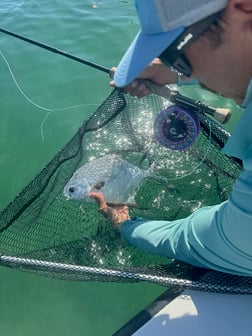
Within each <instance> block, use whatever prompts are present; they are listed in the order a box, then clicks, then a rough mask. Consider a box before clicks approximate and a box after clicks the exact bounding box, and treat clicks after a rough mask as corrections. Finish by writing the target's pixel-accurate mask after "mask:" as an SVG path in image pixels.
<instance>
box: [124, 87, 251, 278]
mask: <svg viewBox="0 0 252 336" xmlns="http://www.w3.org/2000/svg"><path fill="white" fill-rule="evenodd" d="M244 104H246V105H247V108H246V110H245V112H244V114H243V116H242V118H241V120H240V122H239V123H238V125H237V126H236V128H235V130H234V132H233V133H232V135H231V137H230V139H229V141H228V143H227V144H226V146H225V148H224V150H223V152H224V153H226V154H229V155H232V156H234V157H237V158H239V159H241V160H242V161H243V166H244V172H242V174H241V175H240V177H239V178H238V179H237V180H236V182H235V184H234V186H233V190H232V192H231V194H230V195H229V198H228V200H227V201H225V202H223V203H221V204H218V205H215V206H209V207H203V208H200V209H198V210H197V211H195V212H194V213H193V214H191V215H190V216H189V217H187V218H184V219H179V220H175V221H163V220H162V221H161V220H157V221H155V220H151V221H149V220H144V219H139V218H138V219H135V220H130V221H126V222H124V223H122V224H121V225H120V231H121V233H122V235H123V236H124V237H125V238H126V239H127V240H128V241H129V242H130V243H131V244H132V245H134V246H136V247H138V248H140V249H143V250H145V251H147V252H150V253H153V254H158V255H162V256H167V257H169V258H175V259H178V260H181V261H184V262H187V263H189V264H192V265H195V266H200V267H205V268H211V269H215V270H219V271H222V272H228V273H233V274H239V275H249V276H252V132H251V128H252V81H251V83H250V86H249V88H248V92H247V96H246V98H245V101H244Z"/></svg>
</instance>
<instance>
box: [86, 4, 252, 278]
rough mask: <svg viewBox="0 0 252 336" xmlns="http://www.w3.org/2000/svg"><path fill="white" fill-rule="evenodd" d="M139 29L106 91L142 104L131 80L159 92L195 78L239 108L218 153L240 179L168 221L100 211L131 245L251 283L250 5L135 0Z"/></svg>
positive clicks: (141, 87) (106, 209)
mask: <svg viewBox="0 0 252 336" xmlns="http://www.w3.org/2000/svg"><path fill="white" fill-rule="evenodd" d="M136 8H137V12H138V16H139V20H140V24H141V30H140V32H139V33H138V35H137V36H136V38H135V40H134V41H133V43H132V44H131V46H130V47H129V49H128V51H127V52H126V54H125V56H124V57H123V59H122V60H121V62H120V64H119V66H118V68H117V70H116V73H115V76H114V81H112V82H111V85H112V86H113V85H116V86H118V87H124V88H125V92H128V93H130V94H132V95H134V96H138V97H142V96H144V95H146V94H148V93H149V91H148V88H146V87H145V85H144V84H143V83H139V82H138V80H137V78H148V79H149V80H152V81H153V82H155V83H157V84H160V85H164V84H170V83H174V82H176V81H177V76H178V74H179V76H182V80H187V79H188V78H189V79H191V78H195V79H197V80H198V81H199V82H200V83H201V84H202V85H203V86H204V87H206V88H208V89H209V90H211V91H214V92H217V93H219V94H221V95H222V96H225V97H228V98H233V99H234V100H235V101H236V102H237V103H238V104H241V105H242V106H244V107H245V108H246V110H245V112H244V115H243V117H242V118H241V120H240V122H239V123H238V125H237V126H236V128H235V130H234V132H233V134H232V135H231V138H230V139H229V141H228V143H227V145H226V146H225V148H224V152H225V153H226V154H229V155H232V156H234V157H237V158H239V159H241V160H242V161H243V166H244V172H243V173H242V174H241V176H240V177H239V178H238V179H237V181H236V183H235V184H234V187H233V191H232V192H231V194H230V196H229V199H228V200H227V201H226V202H223V203H221V204H218V205H215V206H209V207H204V208H200V209H198V210H196V211H195V212H194V213H193V214H191V215H190V216H189V217H187V218H184V219H179V220H175V221H153V220H152V221H148V220H144V219H139V218H137V219H134V220H130V217H129V213H128V208H127V207H119V208H118V207H117V208H111V207H109V206H108V205H107V204H106V202H105V201H106V200H104V198H103V196H102V195H101V194H99V193H91V196H93V197H94V198H96V199H97V201H98V202H99V204H100V210H101V212H102V213H104V214H105V215H106V216H108V217H109V218H110V219H111V221H112V223H113V224H115V225H118V228H119V229H120V231H121V233H122V234H123V236H124V237H125V238H126V239H127V240H128V241H129V242H130V243H131V244H133V245H134V246H136V247H138V248H140V249H144V250H146V251H148V252H150V253H154V254H159V255H163V256H167V257H170V258H176V259H179V260H182V261H185V262H187V263H190V264H192V265H195V266H200V267H205V268H211V269H215V270H219V271H222V272H228V273H233V274H239V275H248V276H252V243H251V237H252V132H251V131H250V128H251V127H252V80H251V79H252V0H212V1H211V0H183V1H182V0H180V1H178V0H136Z"/></svg>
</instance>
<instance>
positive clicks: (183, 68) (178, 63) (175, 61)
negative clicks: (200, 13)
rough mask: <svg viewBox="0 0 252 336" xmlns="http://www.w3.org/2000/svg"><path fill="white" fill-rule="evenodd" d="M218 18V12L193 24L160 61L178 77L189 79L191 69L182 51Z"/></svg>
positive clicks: (164, 52)
mask: <svg viewBox="0 0 252 336" xmlns="http://www.w3.org/2000/svg"><path fill="white" fill-rule="evenodd" d="M219 17H220V12H218V13H215V14H213V15H210V16H208V17H207V18H205V19H203V20H201V21H199V22H197V23H194V24H193V25H191V26H190V27H188V28H187V29H186V30H185V31H184V32H183V33H182V34H181V35H180V36H179V37H178V38H177V39H176V40H175V41H174V42H173V43H172V44H171V45H170V46H169V47H168V48H166V49H165V51H163V52H162V54H161V55H160V56H159V58H160V59H161V61H162V62H163V63H164V64H166V65H167V66H169V67H170V68H171V70H172V71H174V72H176V73H177V74H178V75H179V76H182V75H184V76H186V77H190V76H191V74H192V67H191V65H190V63H189V62H188V60H187V58H186V56H185V54H184V50H185V49H186V48H187V47H189V46H190V45H191V44H192V43H193V42H194V41H195V40H197V39H198V38H199V37H200V36H201V35H202V34H203V33H204V32H205V31H206V30H207V28H209V26H210V25H211V24H212V23H213V22H214V21H216V20H217V19H218V18H219Z"/></svg>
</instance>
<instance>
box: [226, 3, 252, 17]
mask: <svg viewBox="0 0 252 336" xmlns="http://www.w3.org/2000/svg"><path fill="white" fill-rule="evenodd" d="M227 7H228V9H229V10H232V9H233V10H236V11H240V12H241V13H244V14H252V1H251V0H229V1H228V5H227Z"/></svg>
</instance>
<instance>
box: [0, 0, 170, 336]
mask: <svg viewBox="0 0 252 336" xmlns="http://www.w3.org/2000/svg"><path fill="white" fill-rule="evenodd" d="M0 13H1V27H3V28H6V29H9V30H12V31H14V32H17V33H19V34H23V35H26V36H29V37H30V38H33V39H36V40H38V41H41V42H44V43H47V44H50V45H52V46H54V47H56V48H59V49H62V50H64V51H66V52H69V53H72V54H74V55H77V56H80V57H82V58H84V59H87V60H89V61H92V62H95V63H97V64H100V65H102V66H104V67H108V68H110V67H111V66H113V65H116V64H117V62H118V59H119V58H120V57H121V55H122V54H123V51H124V49H125V46H126V45H127V44H129V43H130V41H131V39H132V37H133V36H134V34H135V32H136V31H137V28H138V27H137V20H136V17H135V13H134V8H133V5H132V2H130V3H128V2H127V1H111V0H106V1H97V2H95V1H88V0H72V1H66V0H61V1H49V0H40V1H34V0H33V1H32V0H25V1H21V0H20V1H19V0H1V5H0ZM0 50H1V52H2V54H1V57H0V76H1V81H0V97H1V99H0V106H1V109H0V110H1V113H0V129H1V131H0V169H1V174H0V185H1V190H2V192H1V194H0V195H1V197H0V208H1V209H2V208H3V207H4V206H5V205H6V204H8V203H9V202H10V201H11V200H12V199H13V198H14V197H15V196H16V195H17V193H18V192H19V191H20V190H22V188H23V187H24V186H25V185H26V184H27V183H28V182H29V181H30V180H31V179H32V178H33V177H34V176H35V175H36V174H37V173H38V172H39V171H40V169H41V168H43V167H44V166H45V164H46V163H47V162H48V161H49V160H50V159H51V158H52V157H53V156H54V155H55V153H56V152H57V151H58V150H59V149H60V148H61V147H62V146H63V145H64V144H65V143H66V142H67V141H68V140H69V139H70V137H71V136H72V135H73V134H74V133H75V132H76V130H77V129H78V127H79V126H80V124H81V123H82V122H83V120H85V119H87V117H88V116H89V115H90V114H91V113H93V112H94V111H95V109H96V107H97V106H98V105H99V104H100V103H101V102H102V101H103V100H104V99H105V97H107V96H108V94H109V92H110V91H111V89H110V87H109V86H108V81H109V79H108V75H107V74H105V73H103V72H101V71H98V70H95V69H92V68H89V67H87V66H85V65H82V64H79V63H76V62H73V61H71V60H68V59H66V58H64V57H62V56H59V55H55V54H52V53H50V52H48V51H44V50H42V49H39V48H38V47H35V46H32V45H29V44H27V43H25V42H22V41H19V40H17V39H15V38H13V37H9V36H6V35H4V34H2V33H0ZM3 55H4V57H5V59H6V61H7V62H8V64H9V65H8V66H9V67H10V69H11V71H12V74H13V76H14V78H15V80H16V84H15V81H14V79H13V77H12V75H11V73H10V70H9V68H8V66H7V64H6V62H5V61H4V59H3ZM17 85H19V87H20V90H22V92H23V93H21V92H20V90H19V89H18V88H17ZM24 95H26V96H27V97H28V98H29V99H31V100H32V101H33V102H34V103H36V104H37V105H40V106H41V108H39V107H37V106H35V105H34V104H32V103H31V102H30V101H29V100H28V99H27V98H25V97H24ZM78 105H81V106H80V107H76V108H66V107H72V106H78ZM42 107H43V108H42ZM62 108H66V109H64V110H56V109H62ZM46 109H48V110H50V111H47V110H46ZM0 279H1V286H0V298H1V299H0V302H1V314H0V335H4V336H33V335H37V336H42V335H43V336H45V335H46V336H58V335H61V336H65V335H69V334H71V335H74V336H100V335H102V336H109V335H111V334H112V333H113V332H115V331H116V330H117V329H118V328H120V327H121V326H122V325H123V324H124V323H125V322H127V320H128V319H130V318H131V317H133V316H134V315H135V314H136V313H137V312H139V311H140V310H141V309H143V308H144V307H145V306H146V305H147V304H148V303H150V302H151V301H152V300H153V299H154V298H155V297H156V296H158V295H159V294H160V293H161V292H162V291H163V290H164V288H163V287H160V286H154V285H151V284H147V283H141V284H115V283H92V282H88V283H77V282H67V281H60V280H55V279H49V278H44V277H39V276H35V275H31V274H27V273H22V272H19V271H16V270H10V269H7V268H3V267H2V268H1V269H0Z"/></svg>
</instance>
